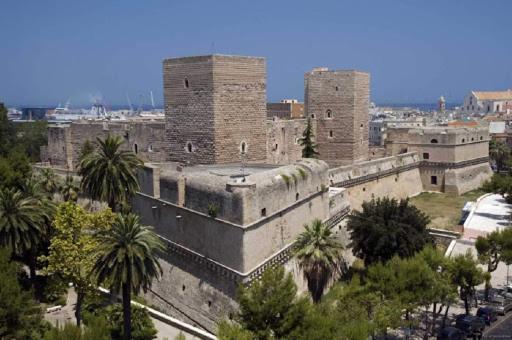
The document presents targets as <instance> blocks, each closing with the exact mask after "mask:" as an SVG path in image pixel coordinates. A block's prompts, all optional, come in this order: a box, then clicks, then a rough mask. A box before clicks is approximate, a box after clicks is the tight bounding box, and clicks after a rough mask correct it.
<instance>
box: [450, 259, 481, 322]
mask: <svg viewBox="0 0 512 340" xmlns="http://www.w3.org/2000/svg"><path fill="white" fill-rule="evenodd" d="M447 269H448V272H449V273H450V277H451V280H452V282H453V284H455V285H456V286H457V287H459V294H460V298H461V300H463V301H464V308H465V309H466V314H469V300H470V299H471V297H473V296H474V295H475V287H476V286H478V285H479V284H481V283H483V282H484V273H483V271H482V269H480V268H479V267H478V263H477V262H476V261H475V260H474V259H473V256H472V254H471V251H468V252H467V253H466V254H464V255H458V256H455V257H454V258H453V260H452V261H451V262H450V264H449V266H448V268H447Z"/></svg>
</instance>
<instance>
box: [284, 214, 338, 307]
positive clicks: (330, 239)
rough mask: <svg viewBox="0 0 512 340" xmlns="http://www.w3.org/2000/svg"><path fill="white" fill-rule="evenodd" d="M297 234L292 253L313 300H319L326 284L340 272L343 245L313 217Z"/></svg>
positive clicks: (325, 226)
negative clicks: (301, 231) (311, 221)
mask: <svg viewBox="0 0 512 340" xmlns="http://www.w3.org/2000/svg"><path fill="white" fill-rule="evenodd" d="M304 228H305V229H306V230H305V231H304V232H303V233H302V234H300V235H299V237H298V238H297V241H296V242H295V244H294V246H293V247H294V253H295V256H297V259H298V260H299V267H300V268H301V269H302V270H303V272H304V277H305V278H306V280H307V282H308V289H309V291H310V293H311V297H312V298H313V301H314V302H318V301H320V299H321V297H322V294H323V292H324V290H325V288H326V287H327V284H328V283H329V281H330V280H332V279H333V278H334V277H335V276H336V275H337V274H339V273H340V266H341V264H342V263H343V258H342V256H341V255H342V250H343V246H342V245H341V243H339V241H338V240H337V239H336V237H335V236H334V235H333V234H332V233H331V230H330V229H329V227H328V226H327V225H325V224H324V223H322V221H320V220H319V219H315V220H314V221H313V223H312V224H311V226H309V225H305V226H304Z"/></svg>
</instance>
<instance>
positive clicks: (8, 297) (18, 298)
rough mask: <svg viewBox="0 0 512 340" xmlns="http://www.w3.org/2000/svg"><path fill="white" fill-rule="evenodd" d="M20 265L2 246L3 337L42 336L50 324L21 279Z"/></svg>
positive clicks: (0, 315)
mask: <svg viewBox="0 0 512 340" xmlns="http://www.w3.org/2000/svg"><path fill="white" fill-rule="evenodd" d="M19 271H20V268H19V267H18V265H17V264H16V263H15V262H10V251H9V250H8V249H6V248H0V282H1V284H0V339H40V338H41V337H42V335H43V333H44V331H45V329H46V327H47V325H46V324H45V323H44V321H43V317H42V313H41V309H40V307H39V306H38V305H37V304H36V303H35V301H34V300H33V298H32V294H31V293H30V292H27V291H24V290H23V289H22V287H21V286H20V284H19V282H18V279H17V277H18V272H19Z"/></svg>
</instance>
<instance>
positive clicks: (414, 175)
mask: <svg viewBox="0 0 512 340" xmlns="http://www.w3.org/2000/svg"><path fill="white" fill-rule="evenodd" d="M419 164H420V159H419V157H418V155H417V154H416V153H408V154H403V155H399V156H394V157H387V158H381V159H377V160H373V161H369V162H363V163H359V164H354V165H350V166H344V167H339V168H334V169H330V170H329V181H330V185H331V186H337V187H343V188H345V189H346V192H345V197H346V198H347V200H348V201H349V202H350V207H351V209H359V208H360V207H361V204H362V203H363V202H364V201H369V200H371V199H372V198H378V197H385V196H388V197H391V198H406V197H410V196H413V195H416V194H419V193H420V192H422V191H423V186H422V181H421V178H420V172H419Z"/></svg>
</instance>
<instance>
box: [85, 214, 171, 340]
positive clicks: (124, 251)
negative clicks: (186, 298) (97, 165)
mask: <svg viewBox="0 0 512 340" xmlns="http://www.w3.org/2000/svg"><path fill="white" fill-rule="evenodd" d="M99 236H100V245H99V247H98V248H97V251H98V255H99V259H98V260H97V262H96V264H95V265H94V272H95V274H96V276H97V283H98V284H99V285H101V284H103V283H108V284H109V285H110V288H111V290H112V291H113V292H120V291H122V296H123V324H124V329H123V335H124V337H125V339H131V327H132V325H131V308H130V305H131V293H132V292H134V293H138V292H139V291H140V290H141V288H142V289H143V290H144V291H146V290H147V289H148V288H149V287H150V286H151V281H152V280H153V279H154V278H158V277H159V276H160V275H161V273H162V269H161V268H160V264H159V263H158V253H159V252H162V251H163V250H164V246H163V243H162V241H160V239H159V238H158V236H157V235H156V234H155V233H154V232H153V231H152V230H151V229H150V228H148V227H144V226H142V225H141V224H140V220H139V218H138V216H136V215H134V214H128V215H126V216H123V215H118V216H117V218H116V220H115V222H114V224H113V225H112V228H111V229H109V230H107V231H106V232H103V233H101V234H99Z"/></svg>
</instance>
